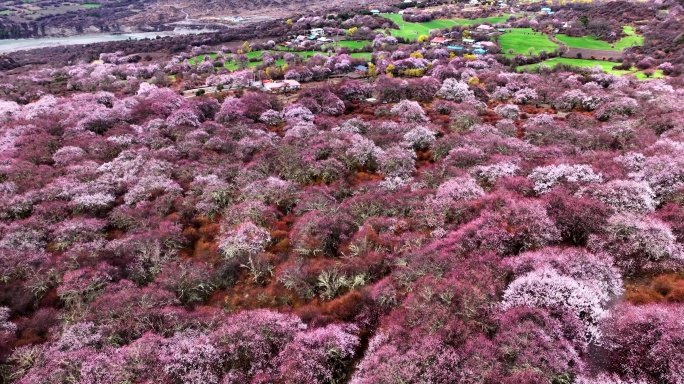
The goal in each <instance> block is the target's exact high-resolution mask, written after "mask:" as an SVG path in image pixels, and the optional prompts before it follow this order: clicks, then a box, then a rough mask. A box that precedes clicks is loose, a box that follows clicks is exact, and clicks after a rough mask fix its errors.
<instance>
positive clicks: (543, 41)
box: [499, 28, 558, 56]
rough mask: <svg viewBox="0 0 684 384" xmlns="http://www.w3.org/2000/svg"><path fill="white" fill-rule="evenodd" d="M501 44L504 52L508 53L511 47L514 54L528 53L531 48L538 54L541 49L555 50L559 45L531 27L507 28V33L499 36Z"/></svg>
mask: <svg viewBox="0 0 684 384" xmlns="http://www.w3.org/2000/svg"><path fill="white" fill-rule="evenodd" d="M499 44H500V45H501V49H502V51H503V53H505V54H506V55H507V56H511V55H510V54H509V53H508V50H509V49H512V50H513V51H514V53H513V55H527V54H528V52H529V50H530V48H533V49H534V53H535V54H537V53H539V51H541V50H545V51H547V52H553V51H554V50H555V49H556V48H558V45H557V44H556V43H554V42H552V41H549V39H548V38H547V37H546V35H542V34H540V33H539V32H534V31H533V30H532V29H531V28H512V29H507V30H506V33H504V34H503V35H501V37H499Z"/></svg>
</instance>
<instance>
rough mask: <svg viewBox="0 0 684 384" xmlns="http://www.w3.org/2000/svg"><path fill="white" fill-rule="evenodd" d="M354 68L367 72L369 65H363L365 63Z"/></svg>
mask: <svg viewBox="0 0 684 384" xmlns="http://www.w3.org/2000/svg"><path fill="white" fill-rule="evenodd" d="M354 69H355V70H357V71H359V72H366V71H367V70H368V67H366V66H363V65H357V66H356V67H354Z"/></svg>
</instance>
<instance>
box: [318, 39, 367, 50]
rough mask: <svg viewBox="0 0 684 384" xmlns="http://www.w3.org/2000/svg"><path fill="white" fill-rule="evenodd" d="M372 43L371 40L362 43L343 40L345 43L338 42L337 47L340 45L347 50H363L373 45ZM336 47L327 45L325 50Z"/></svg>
mask: <svg viewBox="0 0 684 384" xmlns="http://www.w3.org/2000/svg"><path fill="white" fill-rule="evenodd" d="M372 43H373V42H372V41H370V40H361V41H354V40H343V41H339V42H337V45H339V46H340V47H345V48H349V49H359V48H363V47H364V46H366V45H368V44H372ZM334 46H335V44H329V45H326V46H325V47H324V48H325V49H327V48H329V47H330V48H334Z"/></svg>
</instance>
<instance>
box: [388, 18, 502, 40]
mask: <svg viewBox="0 0 684 384" xmlns="http://www.w3.org/2000/svg"><path fill="white" fill-rule="evenodd" d="M381 16H382V17H385V18H387V19H390V20H392V21H394V23H395V24H397V26H398V27H399V29H398V30H396V29H393V30H391V32H392V36H394V37H403V38H405V39H409V40H413V39H416V38H418V36H421V35H426V36H428V35H430V31H431V30H433V29H444V28H451V27H453V26H454V25H471V24H482V23H485V22H488V23H492V24H496V23H503V22H505V21H506V20H507V19H508V17H509V16H510V15H503V16H495V17H486V18H480V19H474V20H467V19H453V20H447V19H439V20H432V21H427V22H425V23H408V22H406V21H404V20H402V18H401V16H402V15H399V14H395V13H386V14H382V15H381Z"/></svg>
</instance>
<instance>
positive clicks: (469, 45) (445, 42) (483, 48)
mask: <svg viewBox="0 0 684 384" xmlns="http://www.w3.org/2000/svg"><path fill="white" fill-rule="evenodd" d="M475 30H476V31H477V32H480V33H486V34H487V35H489V34H492V33H495V32H499V33H505V32H506V29H505V28H494V27H492V26H490V25H484V24H483V25H480V26H479V27H477V28H475ZM430 45H431V46H433V47H446V49H447V50H449V51H452V52H455V53H457V54H458V53H461V54H462V53H472V54H474V55H484V54H485V53H487V51H488V50H490V49H491V48H493V47H496V46H497V45H496V43H494V42H492V41H476V40H475V39H467V38H465V39H460V44H459V43H458V40H457V39H451V38H448V37H444V36H438V37H434V38H432V40H430Z"/></svg>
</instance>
